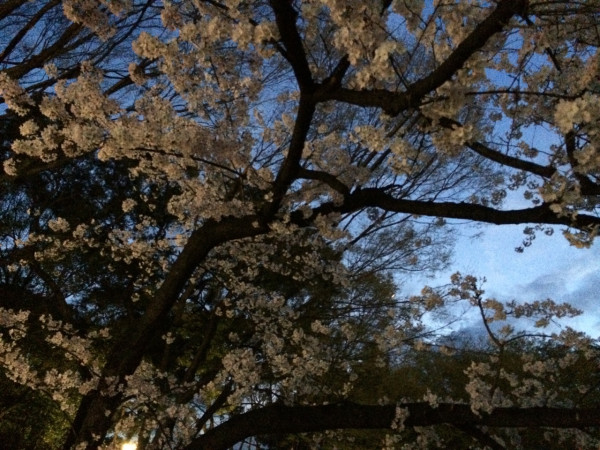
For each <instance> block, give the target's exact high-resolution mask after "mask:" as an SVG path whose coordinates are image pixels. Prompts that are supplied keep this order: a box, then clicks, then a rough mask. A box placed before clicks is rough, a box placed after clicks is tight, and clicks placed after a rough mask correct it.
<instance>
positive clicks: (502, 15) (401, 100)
mask: <svg viewBox="0 0 600 450" xmlns="http://www.w3.org/2000/svg"><path fill="white" fill-rule="evenodd" d="M526 8H527V1H526V0H501V1H500V2H498V6H497V7H496V9H495V10H494V11H493V12H492V13H491V14H490V15H489V16H488V17H487V18H485V19H484V20H483V21H482V22H481V23H480V24H479V25H477V26H476V27H475V29H474V30H473V31H472V32H471V33H470V34H469V35H468V36H467V37H466V38H465V40H464V41H462V42H461V43H460V44H459V45H458V47H457V48H456V49H455V50H454V51H453V52H452V54H451V55H450V56H449V57H448V58H446V60H445V61H444V62H443V63H442V64H441V65H440V66H439V67H438V68H437V69H435V70H434V71H433V72H432V73H431V74H429V75H428V76H426V77H425V78H422V79H421V80H419V81H416V82H415V83H413V84H411V85H409V86H408V88H407V89H406V91H405V92H391V91H388V90H385V89H373V90H369V89H363V90H360V91H356V90H352V89H345V88H340V89H336V90H333V91H332V90H330V89H320V90H319V91H318V93H319V95H318V97H317V98H318V100H319V101H327V100H338V101H342V102H346V103H351V104H354V105H358V106H365V107H378V108H381V109H383V110H384V111H385V112H386V113H387V114H389V115H391V116H396V115H398V114H399V113H400V112H401V111H404V110H406V109H409V108H415V107H418V106H419V104H420V102H421V99H422V98H423V97H424V96H425V95H427V94H428V93H429V92H432V91H434V90H435V89H437V88H438V87H440V86H441V85H442V84H444V83H445V82H446V81H448V80H449V79H451V78H452V76H454V74H455V73H456V72H457V71H458V70H459V69H461V68H462V67H463V65H464V64H465V62H466V61H467V60H468V59H469V58H470V57H471V56H472V55H473V54H474V53H476V52H477V51H478V50H479V49H481V48H482V47H483V46H484V45H485V44H486V42H487V41H488V40H489V39H490V38H491V37H492V36H493V35H494V34H496V33H498V32H500V31H502V29H503V28H504V26H505V25H506V24H507V23H508V21H509V20H510V19H511V18H512V17H513V16H514V15H517V14H522V13H523V11H525V10H526Z"/></svg>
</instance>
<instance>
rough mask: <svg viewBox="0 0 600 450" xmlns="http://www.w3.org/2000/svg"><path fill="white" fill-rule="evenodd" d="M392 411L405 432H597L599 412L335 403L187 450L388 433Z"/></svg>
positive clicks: (273, 417) (245, 424) (254, 422)
mask: <svg viewBox="0 0 600 450" xmlns="http://www.w3.org/2000/svg"><path fill="white" fill-rule="evenodd" d="M397 407H400V408H403V409H405V410H406V411H407V412H408V417H407V418H406V420H405V421H404V425H405V426H432V425H439V424H443V423H445V424H450V425H456V426H458V427H463V426H488V427H500V428H515V427H518V428H539V427H553V428H584V427H597V426H598V423H600V407H598V408H590V409H566V408H565V409H561V408H546V407H538V408H518V407H513V408H496V409H494V410H493V411H492V412H491V413H490V414H485V413H482V414H481V415H477V414H475V413H474V412H473V411H472V410H471V407H470V405H465V404H451V403H442V404H440V405H438V406H437V407H436V408H433V407H432V406H431V405H429V403H406V404H401V405H382V406H375V405H359V404H356V403H340V404H335V405H321V406H283V405H273V406H267V407H264V408H261V409H257V410H254V411H250V412H247V413H245V414H242V415H239V416H236V417H232V418H231V419H229V420H228V421H227V422H225V423H223V424H221V425H218V426H217V427H215V428H213V429H211V430H208V431H207V432H206V433H205V434H203V435H202V436H200V437H198V438H197V439H195V440H194V441H193V442H192V443H191V444H190V445H188V446H187V447H186V450H200V449H211V450H220V449H223V450H225V449H227V448H229V447H231V446H233V445H234V444H235V443H237V442H240V441H241V440H243V439H245V438H248V437H250V436H258V435H264V434H288V433H310V432H319V431H325V430H336V429H391V428H392V424H393V423H394V421H395V418H396V410H397Z"/></svg>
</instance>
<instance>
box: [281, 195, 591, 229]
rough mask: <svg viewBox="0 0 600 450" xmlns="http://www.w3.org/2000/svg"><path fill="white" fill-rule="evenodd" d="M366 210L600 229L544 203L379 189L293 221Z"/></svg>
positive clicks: (580, 216)
mask: <svg viewBox="0 0 600 450" xmlns="http://www.w3.org/2000/svg"><path fill="white" fill-rule="evenodd" d="M366 207H376V208H381V209H383V210H385V211H392V212H397V213H404V214H413V215H418V216H432V217H445V218H448V219H463V220H473V221H477V222H484V223H492V224H495V225H516V224H524V223H543V224H549V225H565V226H568V227H575V228H578V229H585V228H587V227H591V226H599V225H600V218H599V217H596V216H592V215H588V214H578V215H577V216H576V217H574V218H573V217H570V216H564V215H560V216H559V215H557V214H555V213H554V212H553V211H552V210H551V209H550V205H548V204H546V203H544V204H542V205H539V206H534V207H532V208H525V209H512V210H499V209H495V208H490V207H489V206H483V205H478V204H474V203H454V202H435V201H419V200H406V199H399V198H395V197H393V196H392V195H390V194H388V193H386V192H385V191H384V190H382V189H378V188H366V189H357V190H355V191H354V192H353V193H352V194H349V195H347V196H346V198H345V200H344V202H343V203H342V204H336V203H333V202H327V203H324V204H322V205H321V206H319V207H317V208H315V209H314V210H313V215H312V216H311V217H309V218H308V219H303V216H302V213H300V212H298V213H294V214H292V217H291V219H292V221H293V222H294V223H296V224H298V225H304V224H305V222H311V221H312V220H314V218H315V216H317V215H327V214H331V213H336V212H337V213H349V212H354V211H357V210H359V209H362V208H366Z"/></svg>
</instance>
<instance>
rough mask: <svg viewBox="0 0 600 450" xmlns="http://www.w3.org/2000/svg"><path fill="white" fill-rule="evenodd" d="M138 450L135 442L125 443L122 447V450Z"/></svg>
mask: <svg viewBox="0 0 600 450" xmlns="http://www.w3.org/2000/svg"><path fill="white" fill-rule="evenodd" d="M136 449H137V444H136V443H135V442H125V443H124V444H123V445H122V446H121V450H136Z"/></svg>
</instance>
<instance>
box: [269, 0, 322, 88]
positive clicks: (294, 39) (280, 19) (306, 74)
mask: <svg viewBox="0 0 600 450" xmlns="http://www.w3.org/2000/svg"><path fill="white" fill-rule="evenodd" d="M269 3H270V5H271V8H272V9H273V12H274V13H275V21H276V23H277V28H279V34H280V36H281V40H282V41H283V45H284V46H285V49H286V53H285V55H284V56H285V58H286V59H287V60H288V62H289V63H290V65H291V66H292V70H293V71H294V75H295V76H296V80H297V81H298V86H299V87H300V90H305V89H307V88H308V89H312V87H313V86H314V82H313V79H312V75H311V72H310V68H309V66H308V61H307V59H306V53H305V52H304V46H303V45H302V39H301V38H300V35H299V34H298V29H297V28H296V18H297V17H298V13H297V12H296V11H295V10H294V8H293V6H292V2H288V1H281V0H271V1H270V2H269Z"/></svg>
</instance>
